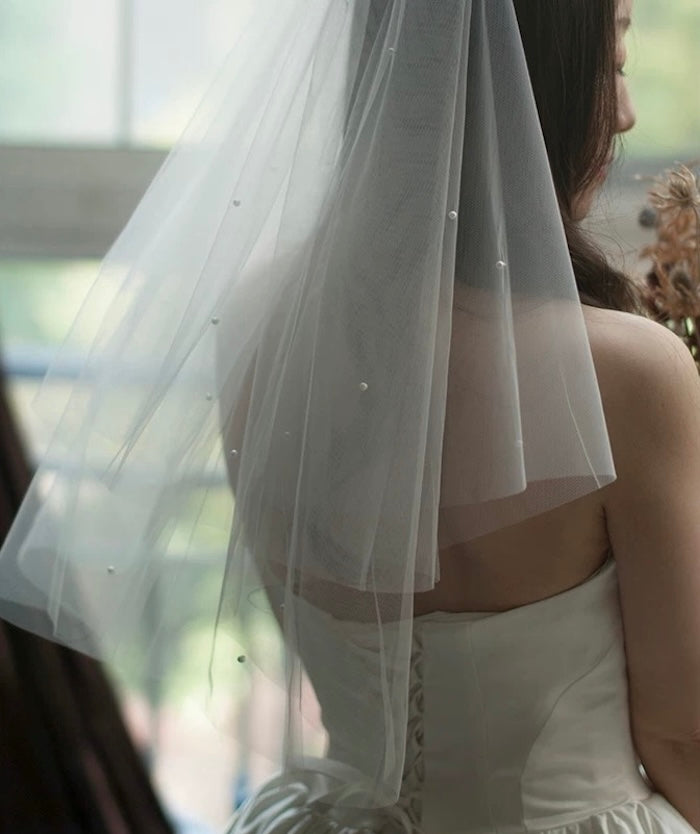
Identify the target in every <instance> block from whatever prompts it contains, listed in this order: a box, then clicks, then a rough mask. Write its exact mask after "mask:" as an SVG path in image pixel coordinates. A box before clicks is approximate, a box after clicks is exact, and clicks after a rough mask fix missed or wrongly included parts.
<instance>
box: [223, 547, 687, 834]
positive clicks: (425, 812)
mask: <svg viewBox="0 0 700 834" xmlns="http://www.w3.org/2000/svg"><path fill="white" fill-rule="evenodd" d="M327 616H328V615H323V614H319V612H318V611H316V610H313V611H312V610H311V609H309V623H308V626H309V628H311V629H314V630H315V633H317V634H318V635H319V639H318V641H317V644H316V645H317V648H318V653H317V656H314V657H313V658H309V659H306V658H305V662H306V663H307V667H309V673H310V677H311V678H312V680H314V682H315V685H316V689H317V694H318V697H319V700H320V702H321V705H322V708H323V716H324V723H325V725H326V727H327V729H328V731H329V734H330V738H331V744H330V750H329V753H328V757H329V758H331V759H334V760H335V761H337V762H342V763H344V764H345V765H347V764H350V765H352V764H353V763H357V762H358V761H361V760H362V755H363V753H362V750H361V749H356V748H357V743H355V744H353V742H354V738H356V737H357V734H356V733H353V729H352V725H351V722H349V721H348V719H347V716H348V714H350V715H352V714H353V703H352V699H353V698H358V697H360V698H363V699H364V698H368V697H371V692H366V691H365V692H362V693H360V694H359V695H358V694H357V693H352V692H349V693H348V697H347V701H346V703H326V702H324V681H326V683H327V686H328V687H329V688H330V689H332V688H333V685H332V681H333V679H334V678H336V679H337V677H338V676H342V675H343V670H344V669H345V670H347V668H348V665H349V664H355V663H362V658H363V653H366V652H368V651H369V652H371V651H372V646H371V645H367V640H366V639H365V640H363V627H362V626H353V627H352V628H353V629H354V630H353V632H352V635H353V640H352V649H351V650H350V651H346V652H345V654H344V655H343V656H342V657H339V655H338V652H337V651H336V650H334V648H333V646H332V645H331V643H332V641H329V640H328V639H324V631H325V633H326V635H327V634H328V630H326V629H324V624H323V623H322V622H319V619H323V618H324V617H327ZM334 625H335V626H337V621H334ZM347 627H348V628H350V626H347ZM331 631H332V629H331ZM365 636H366V635H365ZM355 675H356V676H355V677H354V680H359V679H360V677H359V674H358V673H357V672H355ZM335 691H337V687H336V688H335ZM336 700H337V699H336ZM348 711H350V712H349V713H348ZM355 714H360V713H359V712H358V711H357V710H356V711H355ZM409 729H410V732H409V737H408V751H407V756H406V766H405V772H404V780H403V788H402V795H401V797H400V800H399V802H398V803H397V805H396V806H395V807H392V808H390V809H382V810H379V811H363V812H359V811H355V812H352V811H348V810H341V809H337V808H336V809H333V810H327V809H324V808H323V807H321V806H319V805H318V803H314V802H313V793H314V776H313V774H311V773H310V772H309V771H302V772H298V773H294V774H289V773H287V774H285V775H284V776H281V777H279V778H278V779H276V780H273V781H272V782H270V783H268V784H267V785H266V786H265V787H264V788H263V789H262V790H261V791H260V792H259V793H258V794H257V795H256V796H255V797H253V798H252V799H251V801H250V802H249V803H248V804H247V805H246V806H245V807H244V808H243V809H242V811H241V812H240V814H239V815H238V817H237V819H236V820H235V821H234V824H233V827H232V828H231V829H230V831H231V832H235V834H243V832H246V834H327V832H332V834H354V832H358V831H359V832H377V834H379V832H381V833H382V834H394V833H395V832H396V833H397V834H398V833H399V832H400V833H401V834H403V832H405V833H406V834H408V833H409V832H424V834H496V832H498V834H508V832H522V831H527V832H545V831H546V832H557V833H558V834H559V832H560V833H561V834H564V832H566V834H589V832H590V834H593V832H596V834H598V833H599V832H600V833H601V834H618V832H619V833H620V834H623V832H625V834H636V833H637V832H640V834H641V833H642V832H659V834H660V832H666V833H667V834H690V832H693V831H694V829H693V828H692V827H691V826H690V825H689V824H688V823H687V822H686V821H685V820H684V819H683V818H682V817H681V816H680V815H679V814H678V812H677V811H675V810H674V809H673V808H672V807H671V806H670V805H669V804H668V802H667V801H666V800H665V799H663V798H662V797H660V796H659V795H658V794H654V793H653V792H652V791H651V790H650V788H649V786H648V785H647V783H646V782H645V780H644V779H643V777H642V776H641V774H640V771H639V767H638V760H637V756H636V754H635V751H634V748H633V745H632V740H631V736H630V728H629V714H628V704H627V681H626V671H625V654H624V647H623V638H622V626H621V620H620V611H619V602H618V589H617V574H616V570H615V563H614V562H613V561H612V560H611V561H608V562H607V563H606V565H605V566H604V567H603V568H602V569H601V570H600V571H599V572H598V573H597V574H596V575H595V576H593V577H592V578H591V579H589V580H588V581H587V582H586V583H584V584H583V585H580V586H578V587H576V588H573V589H572V590H570V591H566V592H564V593H562V594H559V595H557V596H555V597H551V598H549V599H546V600H543V601H541V602H537V603H534V604H532V605H526V606H523V607H521V608H516V609H513V610H511V611H507V612H505V613H498V614H443V613H436V614H430V615H427V616H424V617H419V618H417V619H416V627H415V638H414V647H413V661H412V687H411V706H410V721H409Z"/></svg>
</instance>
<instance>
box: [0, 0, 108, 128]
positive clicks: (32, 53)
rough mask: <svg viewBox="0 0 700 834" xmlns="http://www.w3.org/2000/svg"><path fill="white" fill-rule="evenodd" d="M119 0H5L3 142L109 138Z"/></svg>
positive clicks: (0, 84)
mask: <svg viewBox="0 0 700 834" xmlns="http://www.w3.org/2000/svg"><path fill="white" fill-rule="evenodd" d="M118 2H119V0H0V55H2V62H1V64H0V67H1V68H0V101H2V107H0V140H1V141H5V142H8V141H12V142H38V143H46V142H75V143H83V142H109V141H113V140H114V138H115V135H116V130H117V108H116V106H115V97H116V92H117V57H118V51H117V49H118V36H119V27H118V20H119V16H118V8H119V7H118Z"/></svg>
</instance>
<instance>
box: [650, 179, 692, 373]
mask: <svg viewBox="0 0 700 834" xmlns="http://www.w3.org/2000/svg"><path fill="white" fill-rule="evenodd" d="M653 183H654V184H653V186H652V188H651V190H650V191H649V204H648V206H647V207H646V208H645V209H644V210H643V211H642V213H641V214H640V217H639V222H640V223H641V225H643V226H646V227H652V228H654V229H655V230H656V241H655V242H654V243H653V244H651V245H650V246H647V247H645V248H644V249H643V250H642V253H641V254H642V256H643V257H645V258H649V259H650V260H651V264H652V266H651V270H650V272H649V273H648V274H647V276H646V282H645V286H644V287H643V290H642V295H643V299H644V303H645V305H646V307H647V309H648V311H649V313H650V314H651V315H652V316H653V318H655V319H656V320H657V321H659V322H663V323H664V324H666V325H667V326H668V327H670V328H671V329H672V330H673V331H674V332H675V333H676V334H677V335H678V336H680V338H681V339H683V341H684V342H685V343H686V344H687V345H688V347H689V348H690V352H691V353H692V354H693V358H694V359H695V364H696V365H697V366H698V371H699V372H700V167H698V163H692V164H691V165H680V166H679V167H678V168H675V169H673V170H670V171H667V172H666V173H665V174H664V175H663V176H660V177H657V178H655V179H654V180H653Z"/></svg>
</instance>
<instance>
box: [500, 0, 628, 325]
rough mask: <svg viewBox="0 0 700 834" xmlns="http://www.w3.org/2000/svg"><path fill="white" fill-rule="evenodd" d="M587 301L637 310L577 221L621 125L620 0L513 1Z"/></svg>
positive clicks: (625, 281)
mask: <svg viewBox="0 0 700 834" xmlns="http://www.w3.org/2000/svg"><path fill="white" fill-rule="evenodd" d="M513 3H514V6H515V11H516V14H517V17H518V23H519V26H520V31H521V34H522V39H523V45H524V48H525V56H526V58H527V63H528V68H529V71H530V78H531V80H532V86H533V90H534V94H535V100H536V102H537V108H538V111H539V116H540V121H541V123H542V130H543V133H544V138H545V143H546V146H547V153H548V156H549V162H550V166H551V169H552V176H553V179H554V185H555V188H556V191H557V196H558V199H559V206H560V209H561V214H562V219H563V221H564V228H565V230H566V236H567V241H568V244H569V252H570V254H571V261H572V264H573V267H574V273H575V276H576V284H577V287H578V291H579V295H580V297H581V300H582V302H584V303H586V304H592V305H594V306H598V307H607V308H612V309H617V310H626V311H630V312H637V311H638V310H639V308H640V305H639V301H638V297H637V293H636V291H635V289H634V286H633V284H632V282H631V281H630V279H629V278H627V277H626V276H625V275H624V274H623V273H622V272H620V271H618V270H616V269H615V268H613V267H612V265H611V264H610V263H609V262H608V260H607V259H606V257H605V255H603V253H602V252H601V251H600V249H599V248H598V247H597V246H596V245H595V243H594V242H593V241H592V240H591V238H590V236H589V235H588V234H587V233H586V232H585V231H584V230H583V229H582V228H581V225H580V223H579V221H578V220H577V219H576V218H575V216H574V205H575V200H576V197H577V196H578V195H580V194H582V193H583V192H584V191H585V190H586V189H588V188H590V187H591V186H592V185H593V184H594V182H595V180H596V178H597V177H598V175H599V173H600V171H601V169H602V168H603V167H604V166H605V165H606V164H607V163H608V162H609V160H610V156H611V153H612V151H613V148H614V144H615V135H616V124H617V85H616V72H617V69H616V55H615V52H616V13H617V8H616V6H617V2H616V0H513Z"/></svg>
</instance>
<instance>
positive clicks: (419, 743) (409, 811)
mask: <svg viewBox="0 0 700 834" xmlns="http://www.w3.org/2000/svg"><path fill="white" fill-rule="evenodd" d="M423 714H424V707H423V641H422V638H421V635H420V631H419V630H418V629H414V631H413V650H412V652H411V678H410V685H409V690H408V727H407V732H406V763H405V765H404V772H403V779H402V782H401V795H400V796H399V799H398V801H397V803H396V806H397V808H399V809H401V810H402V811H403V812H404V813H405V815H406V817H407V818H408V820H409V821H410V823H411V830H412V831H420V827H421V818H422V815H423V814H422V812H423V800H422V790H423V782H424V781H425V762H424V759H423Z"/></svg>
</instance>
